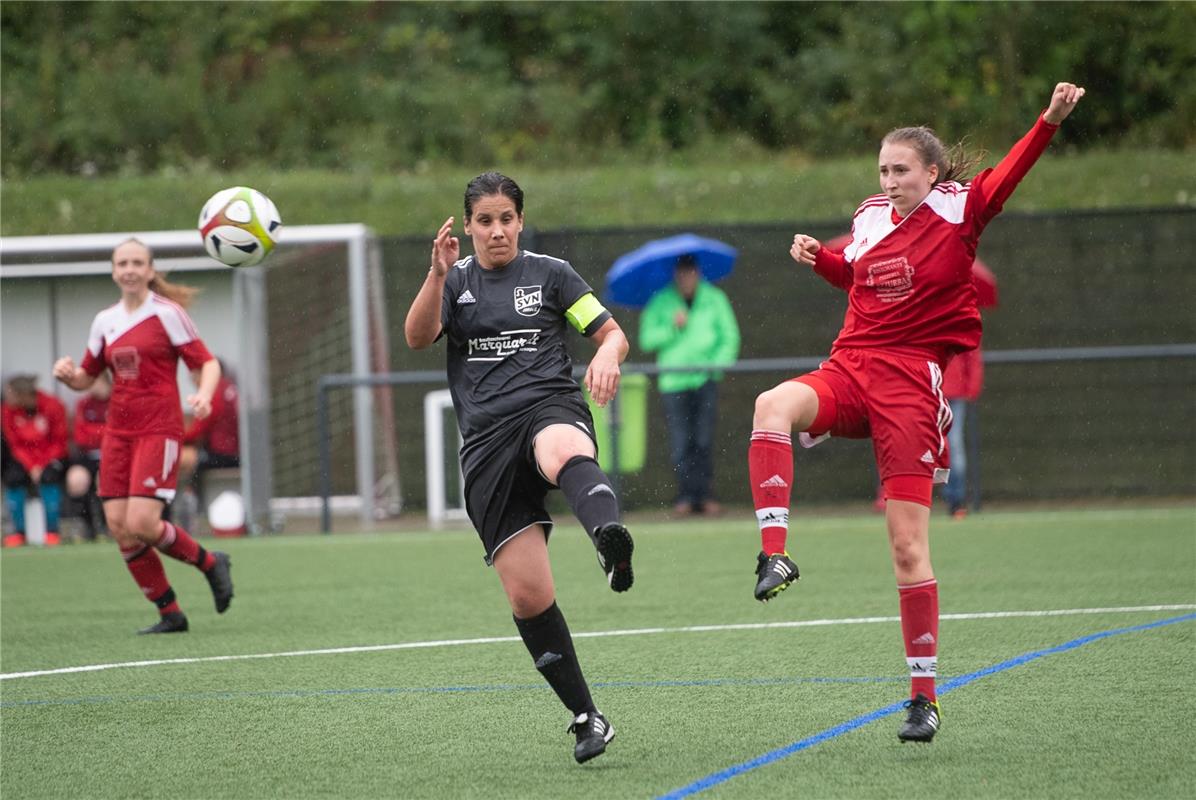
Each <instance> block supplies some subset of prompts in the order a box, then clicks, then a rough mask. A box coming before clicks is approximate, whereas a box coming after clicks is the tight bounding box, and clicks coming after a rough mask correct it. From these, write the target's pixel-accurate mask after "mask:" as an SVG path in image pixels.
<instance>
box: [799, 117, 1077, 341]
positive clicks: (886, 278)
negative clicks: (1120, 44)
mask: <svg viewBox="0 0 1196 800" xmlns="http://www.w3.org/2000/svg"><path fill="white" fill-rule="evenodd" d="M1057 129H1058V126H1057V125H1051V124H1050V123H1048V122H1046V121H1045V120H1043V118H1042V116H1041V115H1039V117H1038V120H1037V121H1036V122H1035V123H1034V127H1033V128H1031V129H1030V132H1029V133H1027V134H1026V135H1025V136H1023V137H1022V139H1021V141H1019V142H1018V143H1017V144H1015V145H1014V146H1013V149H1012V150H1010V151H1009V153H1008V155H1006V156H1005V158H1003V159H1001V163H999V164H998V165H997V166H996V167H994V168H992V169H986V170H984V171H983V172H981V173H980V174H979V175H977V176H976V177H975V178H973V179H972V180H971V181H969V182H967V183H965V184H963V185H960V184H958V183H956V182H954V181H948V182H945V183H940V184H938V185H937V186H935V187H934V188H932V189H931V190H930V194H928V195H927V196H926V199H925V200H923V201H922V203H921V204H920V205H919V206H918V207H917V208H915V209H914V210H913V211H911V212H910V214H909V216H907V217H905V218H904V219H902V218H900V217H898V216H897V213H896V211H895V210H894V209H893V204H892V203H891V202H890V201H889V199H888V198H887V197H885V196H884V195H875V196H873V197H870V198H868V199H867V200H865V201H864V202H863V203H862V204H861V205H860V207H859V209H858V210H857V211H856V213H855V219H854V220H853V221H852V226H851V241H850V242H849V243H848V244H847V246H846V247H845V248H844V249H843V251H842V252H841V253H840V252H835V251H833V250H831V249H829V248H826V247H823V248H822V249H820V250H819V251H818V254H817V256H816V258H815V263H814V271H815V272H817V273H818V274H819V275H821V276H822V277H823V278H825V279H826V280H827V281H829V282H830V283H831V284H832V285H834V286H838V287H839V288H841V289H845V290H847V292H848V308H847V316H846V318H845V319H844V321H843V328H842V330H840V331H839V336H838V338H836V339H835V344H834V349H838V348H841V347H872V348H881V349H885V350H891V351H893V352H898V353H903V354H906V355H912V356H917V357H919V358H929V359H933V360H935V361H937V362H938V363H939V364H940V365H942V364H943V363H945V362H946V360H947V359H948V358H949V357H950V355H951V354H952V353H957V352H960V351H963V350H972V349H975V348H976V347H978V346H979V344H980V330H981V326H980V312H979V311H978V310H977V308H976V289H975V288H974V287H973V285H972V274H971V267H972V261H973V260H975V258H976V245H977V244H978V243H979V241H980V234H981V232H982V231H983V230H984V228H985V226H986V225H988V223H989V222H990V221H992V219H993V217H995V216H996V215H997V214H998V213H1000V211H1001V209H1002V207H1003V206H1004V204H1005V200H1006V199H1008V198H1009V196H1010V195H1011V194H1012V193H1013V190H1014V189H1015V188H1016V187H1017V184H1018V182H1019V181H1020V180H1021V179H1022V177H1024V176H1025V174H1026V173H1027V172H1029V170H1030V167H1032V166H1033V165H1034V162H1035V161H1037V160H1038V157H1039V156H1040V155H1042V152H1043V151H1044V150H1046V146H1047V144H1048V143H1049V142H1050V140H1051V137H1052V136H1053V135H1054V133H1055V131H1056V130H1057Z"/></svg>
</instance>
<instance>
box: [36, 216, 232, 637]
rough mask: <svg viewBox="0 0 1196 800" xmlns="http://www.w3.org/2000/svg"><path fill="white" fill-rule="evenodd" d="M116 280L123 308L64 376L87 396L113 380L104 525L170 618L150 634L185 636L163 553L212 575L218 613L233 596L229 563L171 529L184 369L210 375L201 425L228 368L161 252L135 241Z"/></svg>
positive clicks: (62, 364) (205, 378)
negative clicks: (164, 269)
mask: <svg viewBox="0 0 1196 800" xmlns="http://www.w3.org/2000/svg"><path fill="white" fill-rule="evenodd" d="M112 279H113V281H115V282H116V285H117V286H118V287H120V295H121V297H120V302H118V303H117V304H116V305H114V306H111V307H109V308H106V309H104V310H103V311H101V312H100V313H99V314H97V315H96V317H95V321H93V322H92V324H91V333H90V334H89V336H88V340H87V352H86V354H85V355H84V356H83V363H82V364H81V365H79V366H76V365H75V363H74V361H73V360H72V359H71V358H70V357H69V356H68V357H63V358H60V359H58V361H57V362H55V364H54V377H56V378H57V379H58V380H60V381H62V382H63V383H65V384H66V385H67V386H70V387H71V388H72V389H75V390H77V391H82V390H84V389H86V388H88V387H89V386H91V384H92V382H93V381H95V379H96V376H97V375H99V374H100V373H101V372H103V371H104V370H105V369H108V370H110V371H111V373H112V396H111V398H110V400H109V406H108V416H107V421H106V425H105V429H104V434H103V440H102V443H101V446H100V451H101V455H100V488H99V495H100V498H101V500H103V503H104V517H105V519H106V520H107V522H108V530H109V531H110V532H111V534H112V536H113V538H115V539H116V541H117V544H119V545H120V551H121V555H122V556H124V559H125V564H126V565H127V566H128V569H129V572H130V573H132V575H133V579H134V580H135V581H136V582H137V585H138V587H140V588H141V591H142V592H143V593H144V594H145V596H146V598H147V599H149V600H150V601H151V602H153V603H154V605H156V606H157V607H158V611H159V613H160V615H161V618H160V619H159V620H158V622H157V623H156V624H154V625H151V626H150V627H148V628H145V629H143V630H142V631H140V632H141V633H178V632H182V631H186V630H187V617H186V616H184V614H183V612H182V611H181V610H180V609H179V604H178V602H177V600H176V599H175V594H174V590H173V589H172V588H171V587H170V583H169V582H168V581H167V579H166V571H165V570H164V569H163V568H162V562H161V560H160V559H159V558H158V553H157V551H158V550H160V551H162V552H163V553H166V554H167V555H168V556H170V557H172V558H176V559H178V560H179V561H184V562H186V563H188V564H192V565H194V566H196V567H198V568H199V569H200V571H202V572H203V573H204V575H205V576H206V577H207V579H208V584H209V585H210V586H211V588H212V595H213V597H214V598H215V601H216V611H217V612H219V613H224V612H225V611H226V610H227V609H228V606H229V603H230V602H231V600H232V596H233V584H232V577H231V575H230V569H229V558H228V556H227V555H226V554H224V553H217V552H212V553H209V552H207V551H206V550H204V548H203V547H201V546H200V545H199V543H198V542H196V541H195V540H194V539H192V538H191V536H190V535H189V534H188V533H187V532H186V531H185V530H183V529H182V528H179V527H177V526H175V525H173V524H171V523H169V522H164V521H163V520H162V510H163V508H164V507H165V505H166V504H167V503H169V502H170V500H171V498H173V497H174V493H175V483H176V480H177V476H178V459H179V444H180V441H181V440H182V438H183V411H182V405H181V403H180V402H179V390H178V381H177V378H176V374H177V371H178V361H179V359H180V358H181V359H182V360H183V361H184V362H185V363H186V364H187V366H188V367H189V368H191V369H200V370H201V379H200V382H199V388H198V389H197V390H196V392H195V394H193V395H191V396H190V397H188V398H187V404H188V405H189V406H190V407H191V411H192V413H193V414H194V416H195V417H196V418H197V419H202V418H203V417H206V416H207V415H208V414H209V413H211V410H212V393H213V392H214V391H215V389H216V384H217V382H218V381H219V380H220V365H219V363H218V362H217V361H216V359H215V358H213V357H212V355H211V353H209V352H208V348H207V347H205V346H204V343H203V341H202V340H201V339H200V338H199V333H198V332H197V331H196V330H195V325H194V324H193V323H192V322H191V318H190V317H189V316H188V315H187V312H186V311H185V310H184V309H183V306H182V305H181V304H180V303H186V302H188V301H189V300H190V297H191V294H193V292H194V290H192V289H189V288H187V287H182V286H176V285H174V284H171V283H168V282H167V281H166V280H165V279H164V278H163V277H162V276H160V275H159V274H158V273H157V271H156V270H155V269H154V257H153V253H151V252H150V249H149V248H148V247H146V246H145V245H144V244H143V243H142V242H140V241H138V240H137V239H129V240H127V241H125V242H122V243H121V244H120V245H117V247H116V249H115V250H113V251H112ZM155 548H156V549H155Z"/></svg>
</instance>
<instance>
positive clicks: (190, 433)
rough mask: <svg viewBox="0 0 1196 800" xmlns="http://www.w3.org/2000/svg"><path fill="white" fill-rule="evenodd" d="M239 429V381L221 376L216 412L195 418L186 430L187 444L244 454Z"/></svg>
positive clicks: (215, 396) (214, 398) (225, 453)
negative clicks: (237, 382) (234, 381)
mask: <svg viewBox="0 0 1196 800" xmlns="http://www.w3.org/2000/svg"><path fill="white" fill-rule="evenodd" d="M238 436H239V432H238V430H237V385H236V384H235V383H233V382H232V381H230V380H229V379H228V378H223V377H222V378H221V379H220V383H218V384H216V392H215V393H214V394H213V395H212V413H211V414H208V415H207V416H206V417H204V418H203V419H196V420H192V421H191V424H190V425H188V426H187V430H186V432H185V433H184V434H183V441H184V442H185V443H186V444H194V445H200V444H202V445H203V446H204V449H205V450H207V451H208V452H209V453H215V454H217V455H222V456H240V455H241V448H240V444H239V442H240V439H239V438H238Z"/></svg>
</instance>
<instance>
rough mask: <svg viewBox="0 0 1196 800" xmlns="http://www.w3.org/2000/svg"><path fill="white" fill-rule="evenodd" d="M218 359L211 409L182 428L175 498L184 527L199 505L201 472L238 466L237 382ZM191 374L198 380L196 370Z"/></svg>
mask: <svg viewBox="0 0 1196 800" xmlns="http://www.w3.org/2000/svg"><path fill="white" fill-rule="evenodd" d="M217 360H218V361H220V370H221V376H220V382H219V383H218V384H216V391H215V392H214V393H213V394H212V413H211V414H209V415H208V416H207V417H205V418H203V419H201V420H191V421H190V423H189V424H188V425H187V429H186V430H185V431H184V432H183V449H182V452H181V453H180V454H179V487H180V488H181V490H182V491H180V492H179V496H178V498H177V499H176V501H177V502H178V504H179V506H180V508H179V511H178V514H179V517H180V521H181V522H183V527H187V525H186V522H187V521H191V522H194V520H193V519H190V520H189V519H188V518H190V517H191V516H192V515H193V514H194V513H195V511H196V510H197V509H199V508H202V507H203V504H204V500H205V498H204V497H203V484H202V481H201V480H200V478H201V475H202V473H203V472H205V471H206V470H210V469H227V468H230V467H240V466H241V444H240V434H239V431H238V428H237V426H238V418H237V384H236V382H235V378H234V376H233V374H232V372H231V371H230V370H229V368H228V365H227V364H226V363H225V362H224V360H223V359H217ZM192 378H194V379H196V380H198V373H194V374H193V375H192Z"/></svg>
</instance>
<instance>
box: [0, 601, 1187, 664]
mask: <svg viewBox="0 0 1196 800" xmlns="http://www.w3.org/2000/svg"><path fill="white" fill-rule="evenodd" d="M1193 610H1196V604H1192V603H1183V604H1178V605H1156V606H1121V607H1113V608H1062V609H1053V610H1040V611H978V612H974V613H964V614H942V615H940V616H939V619H942V620H969V619H1007V618H1011V617H1071V616H1076V615H1079V614H1134V613H1140V612H1145V611H1193ZM900 621H901V617H848V618H844V619H807V620H795V621H792V622H745V623H737V624H728V625H686V626H683V627H679V628H630V629H625V630H614V631H590V632H583V633H574V634H573V638H574V639H596V638H599V637H605V636H645V635H648V634H654V633H710V632H717V631H756V630H768V629H772V628H814V627H820V626H826V625H862V624H867V623H874V622H900ZM518 641H521V640H520V638H519V637H518V636H486V637H481V638H477V639H440V640H434V641H428V642H399V643H397V644H374V645H361V646H356V647H329V648H324V649H320V650H289V651H285V652H281V653H243V654H240V655H230V656H197V657H195V658H160V659H154V660H151V661H120V662H116V663H113V664H86V665H83V666H79V667H59V668H57V669H39V670H31V671H29V672H5V673H2V674H0V680H4V681H7V680H13V679H16V678H39V677H42V676H45V675H69V674H72V673H76V672H102V671H104V670H110V669H127V668H130V667H158V666H163V665H170V664H202V663H209V662H215V661H249V660H252V659H262V658H290V657H293V656H328V655H340V654H343V653H377V652H382V651H386V650H418V649H421V648H428V647H458V646H460V645H470V644H474V645H476V644H505V643H508V642H518Z"/></svg>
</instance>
